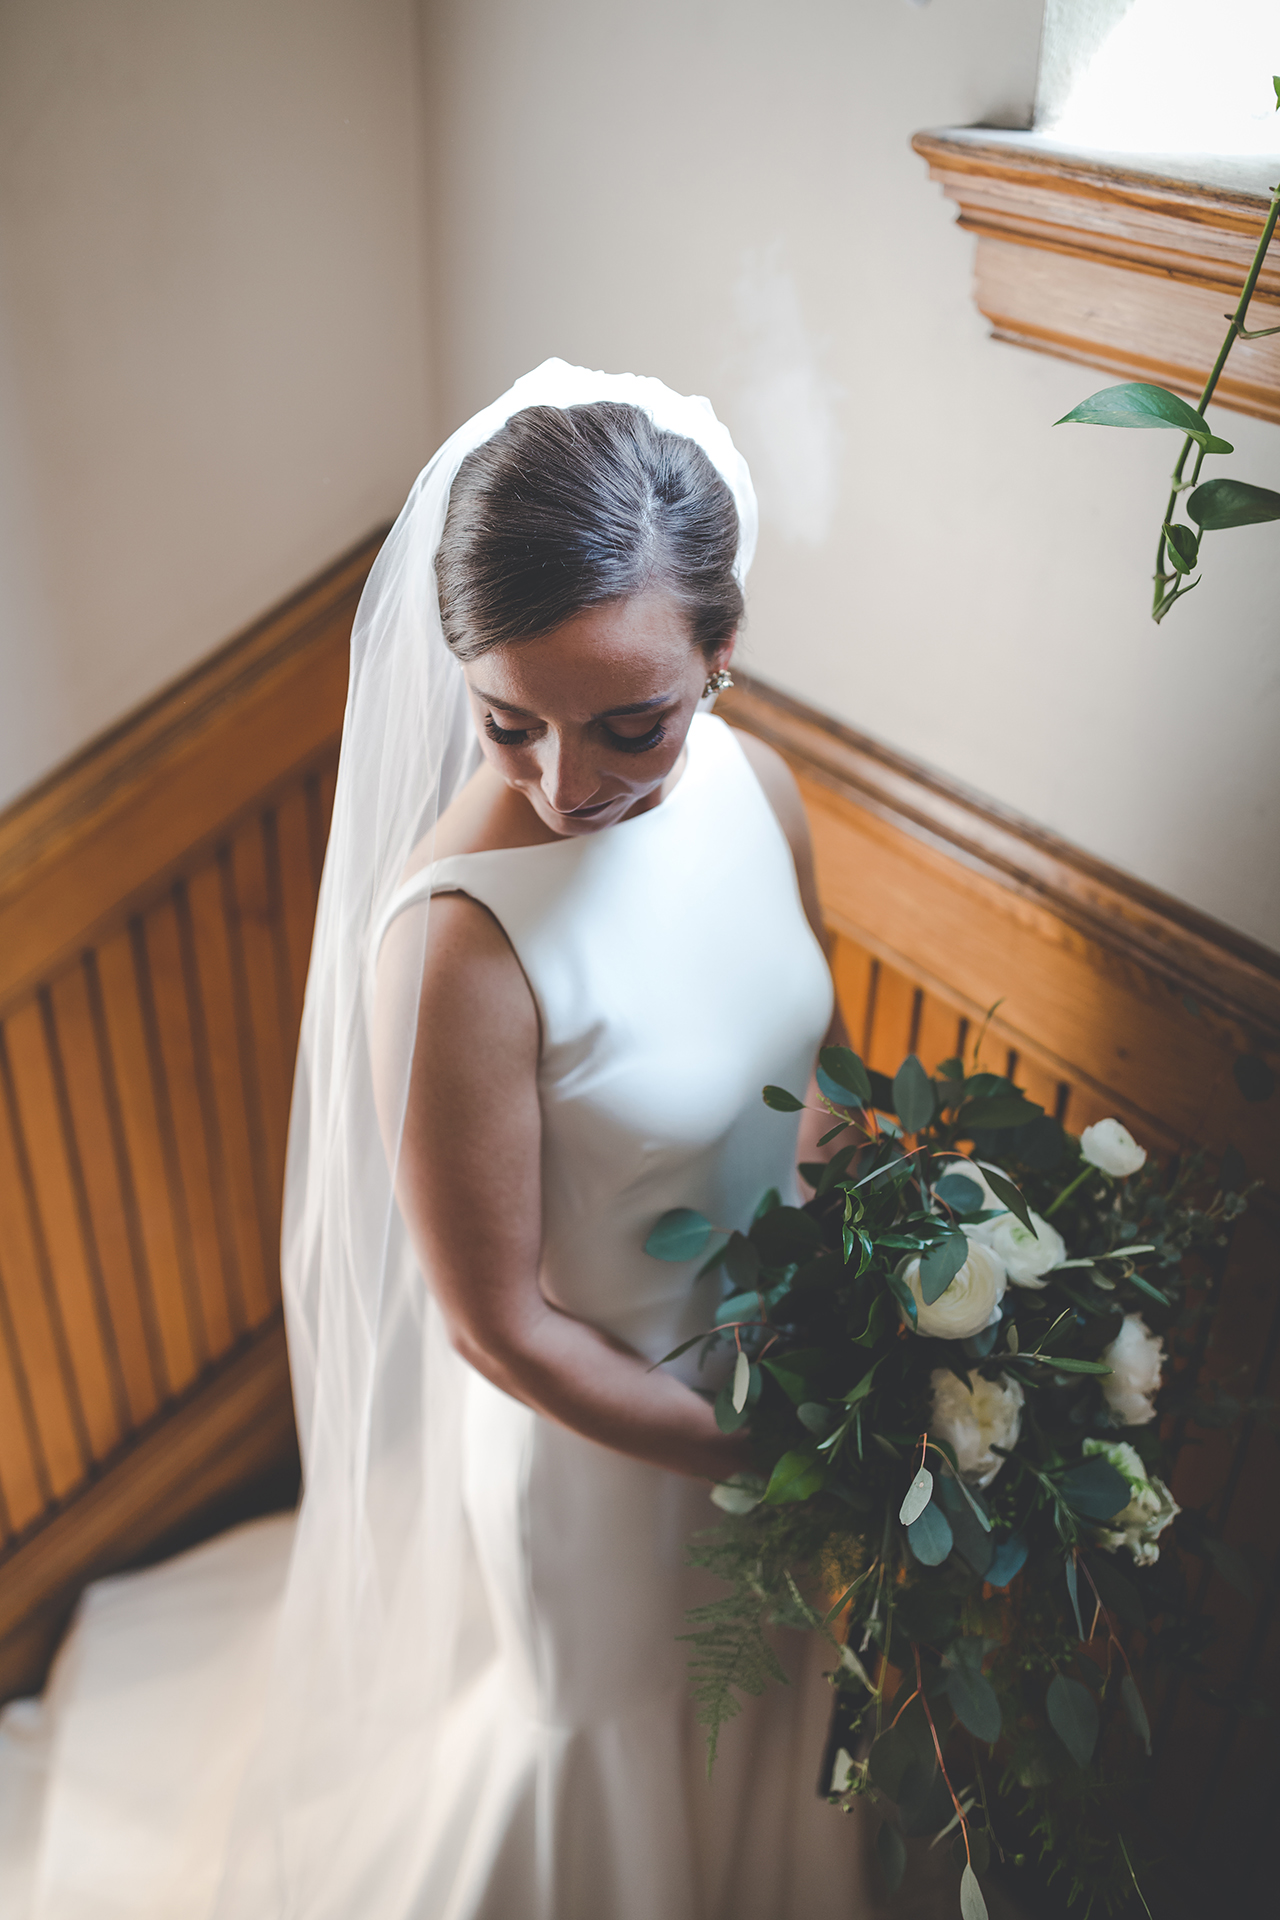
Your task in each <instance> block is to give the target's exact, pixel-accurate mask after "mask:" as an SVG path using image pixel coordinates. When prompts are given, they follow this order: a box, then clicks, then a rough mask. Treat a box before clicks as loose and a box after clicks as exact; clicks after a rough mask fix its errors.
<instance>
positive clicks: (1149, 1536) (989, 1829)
mask: <svg viewBox="0 0 1280 1920" xmlns="http://www.w3.org/2000/svg"><path fill="white" fill-rule="evenodd" d="M979 1044H980V1042H979ZM977 1057H978V1056H977V1054H976V1053H975V1056H974V1059H975V1066H974V1067H973V1068H972V1069H971V1070H969V1071H966V1069H965V1066H964V1063H963V1062H962V1061H961V1060H959V1059H951V1060H944V1061H943V1062H942V1064H941V1065H940V1066H939V1067H938V1068H937V1070H936V1072H935V1073H934V1074H932V1075H930V1074H929V1073H927V1072H926V1070H925V1069H924V1067H923V1066H922V1064H921V1062H920V1061H919V1059H917V1058H916V1057H915V1055H912V1056H911V1057H910V1058H908V1059H907V1060H905V1061H904V1062H903V1064H902V1066H901V1067H900V1068H899V1070H898V1072H897V1074H896V1075H895V1076H894V1078H893V1080H892V1082H890V1081H889V1080H888V1079H887V1078H886V1077H885V1076H883V1075H880V1074H876V1073H874V1072H871V1071H869V1070H868V1069H867V1068H866V1066H865V1065H864V1064H863V1062H862V1061H861V1060H860V1059H859V1058H858V1056H857V1055H856V1054H855V1053H853V1052H852V1051H851V1050H850V1049H848V1048H847V1047H827V1048H824V1049H823V1052H822V1054H821V1056H820V1065H819V1072H818V1088H819V1093H820V1097H821V1099H822V1102H823V1105H824V1107H826V1108H827V1109H828V1110H829V1114H830V1119H831V1123H832V1124H831V1128H830V1131H829V1132H828V1133H827V1134H826V1135H825V1136H824V1138H823V1141H822V1142H821V1145H822V1146H825V1147H833V1148H834V1151H833V1154H832V1158H831V1159H829V1160H827V1161H825V1162H813V1163H809V1164H806V1165H804V1166H802V1168H801V1173H802V1175H803V1177H804V1179H805V1180H806V1181H807V1182H808V1184H809V1185H810V1186H811V1187H812V1188H813V1198H812V1199H811V1200H810V1201H809V1202H808V1203H807V1204H806V1205H804V1206H801V1207H793V1206H787V1205H784V1204H782V1203H781V1201H780V1198H779V1196H778V1194H777V1193H776V1192H770V1193H768V1194H766V1195H765V1196H764V1197H763V1199H762V1200H761V1202H760V1205H759V1208H758V1210H757V1212H756V1216H755V1219H754V1221H753V1223H752V1225H751V1228H750V1230H749V1232H747V1233H745V1234H744V1233H739V1232H726V1231H724V1230H719V1229H717V1228H716V1227H715V1226H714V1224H713V1223H712V1222H711V1221H709V1220H707V1219H705V1218H704V1217H703V1216H702V1215H701V1214H698V1213H695V1212H693V1211H692V1210H690V1209H686V1208H681V1209H676V1210H675V1211H673V1212H671V1213H667V1214H664V1215H663V1217H662V1219H661V1220H660V1221H659V1222H658V1223H657V1225H656V1227H655V1228H654V1230H653V1232H652V1233H651V1235H650V1236H649V1239H648V1241H647V1243H646V1244H647V1250H648V1252H649V1253H651V1254H652V1255H654V1256H655V1257H657V1258H658V1259H665V1260H690V1259H694V1258H698V1257H700V1256H703V1255H705V1256H706V1258H705V1260H704V1264H703V1268H702V1271H703V1272H705V1271H706V1270H707V1269H708V1268H714V1267H717V1266H719V1267H720V1268H721V1269H722V1270H723V1273H724V1275H725V1284H726V1297H725V1298H724V1300H723V1301H722V1303H721V1305H720V1308H719V1310H718V1312H717V1314H716V1318H715V1324H714V1326H713V1327H712V1328H711V1329H710V1331H709V1332H708V1333H707V1334H706V1335H705V1336H700V1339H701V1340H702V1344H703V1347H704V1350H705V1351H704V1357H705V1353H709V1352H710V1351H711V1350H713V1349H715V1348H717V1347H724V1346H725V1345H727V1346H728V1347H729V1348H730V1349H731V1351H732V1354H733V1356H734V1357H733V1360H732V1370H731V1372H729V1373H728V1375H727V1378H726V1381H725V1384H724V1386H723V1387H721V1388H720V1390H719V1392H718V1394H717V1395H716V1398H715V1411H716V1418H717V1421H718V1424H719V1425H720V1427H721V1428H722V1429H723V1430H724V1431H725V1432H727V1433H731V1432H734V1431H736V1430H738V1429H740V1428H741V1429H745V1430H747V1431H748V1433H749V1435H750V1439H751V1442H752V1448H753V1454H754V1457H755V1460H756V1462H757V1463H758V1471H757V1472H751V1473H743V1474H740V1475H738V1476H736V1477H735V1478H734V1479H733V1480H731V1481H730V1482H728V1483H726V1484H725V1485H722V1486H719V1487H717V1488H716V1489H715V1491H714V1493H713V1495H712V1498H713V1499H714V1500H715V1502H716V1504H717V1505H718V1506H719V1507H720V1508H721V1509H722V1511H723V1513H724V1515H725V1520H724V1523H723V1525H722V1526H721V1527H720V1528H718V1529H716V1530H715V1531H714V1532H712V1533H711V1534H709V1535H706V1536H703V1537H701V1538H700V1539H699V1540H698V1541H696V1542H695V1543H694V1545H693V1547H692V1548H691V1553H692V1557H693V1558H694V1560H695V1562H696V1563H698V1564H701V1565H704V1566H706V1567H708V1568H710V1569H711V1570H713V1571H714V1572H715V1573H716V1574H718V1575H719V1576H720V1577H722V1578H723V1579H724V1580H725V1581H726V1582H727V1583H728V1587H729V1591H728V1593H727V1594H726V1596H725V1597H724V1598H723V1599H721V1600H718V1601H716V1602H714V1603H712V1604H711V1605H708V1606H704V1607H701V1608H699V1609H697V1610H696V1611H695V1613H694V1614H693V1615H692V1616H691V1623H690V1624H691V1631H690V1633H689V1634H688V1636H687V1638H688V1639H689V1640H690V1641H691V1643H692V1668H693V1676H694V1684H695V1691H696V1695H697V1699H698V1705H699V1711H700V1713H701V1715H702V1718H703V1720H704V1722H705V1724H706V1725H707V1727H708V1729H709V1764H710V1763H711V1762H713V1761H714V1757H715V1746H716V1738H717V1734H718V1731H719V1728H720V1727H721V1725H722V1724H723V1723H724V1721H725V1720H727V1719H728V1718H729V1717H731V1716H732V1715H733V1714H735V1713H737V1712H738V1711H740V1706H741V1702H740V1698H739V1696H740V1694H742V1693H756V1694H758V1693H760V1692H761V1691H763V1689H764V1687H765V1686H766V1685H767V1684H768V1683H769V1681H770V1680H771V1679H781V1678H782V1677H783V1675H782V1670H781V1667H780V1664H779V1662H778V1659H777V1655H776V1653H775V1651H774V1648H773V1645H772V1643H771V1638H770V1629H771V1627H773V1626H775V1625H779V1624H782V1625H789V1626H793V1627H803V1628H808V1629H811V1630H812V1631H814V1632H816V1633H819V1634H822V1635H823V1636H825V1638H826V1639H827V1640H828V1641H829V1642H830V1646H831V1653H832V1671H831V1675H830V1678H831V1683H832V1686H833V1690H834V1701H833V1715H832V1729H831V1735H830V1739H829V1742H828V1750H827V1753H826V1754H825V1756H821V1779H820V1783H819V1790H820V1791H821V1792H823V1793H825V1794H827V1795H829V1796H830V1797H831V1798H832V1799H833V1800H834V1801H837V1802H838V1803H840V1804H842V1805H844V1806H849V1805H851V1804H852V1801H853V1799H854V1797H855V1796H866V1797H868V1798H869V1799H870V1800H871V1801H872V1802H874V1803H875V1804H876V1805H877V1806H878V1807H879V1808H880V1809H881V1811H882V1815H883V1818H882V1824H881V1826H880V1829H879V1834H878V1839H877V1847H878V1852H879V1858H880V1862H881V1865H882V1867H883V1870H884V1874H885V1878H886V1880H887V1882H888V1885H889V1888H890V1890H894V1889H896V1887H897V1885H898V1884H899V1882H900V1880H901V1878H902V1874H903V1871H904V1867H905V1862H906V1852H905V1847H904V1844H903V1836H904V1835H906V1836H913V1835H934V1836H937V1837H939V1838H941V1836H943V1835H945V1834H947V1833H948V1832H951V1833H953V1834H954V1839H953V1846H954V1848H955V1851H956V1857H957V1864H958V1865H959V1867H960V1870H961V1880H960V1889H959V1899H960V1911H961V1914H962V1916H963V1920H983V1917H984V1916H985V1915H986V1912H987V1908H986V1903H985V1900H984V1897H983V1894H982V1890H981V1876H982V1875H983V1874H984V1873H985V1872H986V1871H987V1869H988V1865H989V1863H990V1862H991V1861H992V1859H993V1857H995V1856H997V1855H998V1856H999V1857H1000V1858H1002V1859H1003V1858H1006V1857H1008V1855H1009V1852H1010V1850H1011V1849H1012V1848H1013V1847H1014V1846H1015V1845H1019V1846H1023V1847H1026V1846H1031V1847H1038V1849H1039V1853H1040V1855H1041V1857H1042V1858H1043V1859H1044V1860H1045V1861H1046V1862H1047V1863H1048V1868H1049V1872H1050V1875H1051V1876H1052V1875H1054V1874H1059V1873H1060V1874H1062V1875H1064V1876H1065V1879H1066V1891H1067V1893H1068V1896H1069V1899H1070V1901H1071V1902H1072V1904H1073V1905H1074V1903H1075V1901H1076V1900H1077V1899H1078V1900H1080V1901H1081V1902H1082V1908H1081V1911H1082V1912H1083V1913H1085V1914H1089V1913H1092V1912H1094V1911H1106V1912H1110V1911H1112V1910H1114V1908H1116V1907H1117V1906H1121V1905H1123V1904H1125V1903H1126V1902H1127V1901H1128V1900H1129V1899H1131V1898H1132V1897H1133V1896H1134V1895H1135V1893H1136V1894H1137V1896H1138V1898H1139V1899H1141V1897H1142V1896H1141V1889H1140V1887H1139V1883H1138V1877H1137V1868H1138V1866H1139V1865H1140V1864H1141V1861H1140V1860H1139V1859H1137V1850H1136V1846H1135V1841H1134V1838H1133V1832H1132V1826H1131V1830H1130V1832H1129V1834H1126V1832H1125V1823H1126V1820H1127V1818H1128V1810H1129V1808H1130V1804H1131V1801H1132V1798H1133V1795H1134V1793H1135V1791H1136V1789H1137V1788H1138V1787H1139V1786H1140V1785H1141V1777H1142V1768H1143V1761H1144V1758H1145V1757H1149V1756H1150V1753H1151V1724H1150V1715H1149V1712H1148V1706H1147V1703H1146V1701H1145V1700H1144V1695H1143V1688H1142V1686H1141V1685H1140V1684H1139V1678H1138V1674H1137V1673H1136V1672H1135V1668H1136V1667H1137V1666H1138V1655H1139V1653H1141V1654H1142V1655H1143V1656H1144V1658H1143V1666H1142V1671H1143V1672H1146V1671H1147V1670H1151V1671H1154V1670H1155V1669H1156V1667H1157V1666H1158V1664H1159V1662H1160V1660H1161V1658H1162V1657H1164V1658H1166V1659H1167V1660H1169V1661H1171V1662H1172V1661H1174V1660H1176V1662H1177V1664H1178V1665H1179V1667H1180V1668H1181V1669H1183V1670H1185V1669H1186V1666H1187V1663H1188V1660H1190V1661H1191V1662H1192V1663H1194V1660H1195V1658H1196V1655H1197V1651H1198V1649H1197V1648H1196V1646H1195V1645H1194V1637H1195V1631H1196V1626H1195V1625H1193V1624H1190V1615H1189V1609H1188V1607H1187V1605H1186V1597H1185V1591H1184V1584H1183V1575H1182V1569H1181V1564H1180V1561H1179V1558H1178V1556H1177V1555H1175V1554H1168V1553H1165V1554H1164V1556H1163V1558H1162V1548H1164V1547H1165V1546H1166V1545H1167V1542H1168V1540H1169V1538H1170V1530H1171V1526H1172V1523H1174V1522H1175V1519H1176V1518H1177V1516H1178V1514H1179V1508H1178V1506H1177V1504H1176V1502H1175V1501H1174V1499H1173V1496H1172V1494H1171V1493H1170V1491H1169V1487H1168V1485H1167V1484H1166V1479H1165V1477H1163V1476H1164V1475H1166V1474H1167V1473H1168V1472H1169V1471H1170V1462H1171V1459H1172V1454H1173V1451H1174V1435H1173V1429H1174V1426H1175V1422H1174V1421H1173V1420H1169V1419H1162V1418H1161V1415H1163V1414H1168V1413H1172V1414H1178V1413H1181V1414H1182V1415H1184V1416H1185V1415H1187V1414H1189V1413H1193V1414H1195V1416H1196V1417H1197V1418H1204V1419H1209V1418H1210V1417H1211V1414H1212V1410H1211V1409H1209V1410H1206V1409H1199V1408H1198V1407H1197V1406H1196V1405H1193V1404H1192V1403H1191V1401H1190V1399H1189V1398H1188V1396H1190V1395H1191V1394H1193V1393H1195V1392H1196V1391H1198V1390H1197V1389H1196V1387H1195V1385H1194V1380H1193V1376H1192V1373H1191V1370H1190V1369H1189V1368H1186V1367H1184V1366H1183V1365H1182V1364H1181V1362H1182V1358H1183V1356H1184V1354H1185V1353H1187V1352H1189V1350H1190V1347H1191V1345H1192V1343H1193V1341H1194V1338H1195V1327H1196V1324H1197V1322H1198V1320H1199V1319H1200V1318H1201V1317H1202V1316H1203V1315H1204V1314H1205V1313H1207V1312H1208V1311H1210V1310H1211V1300H1212V1290H1213V1282H1214V1278H1215V1275H1216V1274H1217V1273H1218V1272H1219V1271H1220V1270H1221V1266H1222V1263H1223V1257H1224V1252H1223V1250H1224V1249H1225V1247H1226V1244H1227V1240H1228V1238H1229V1224H1230V1222H1231V1221H1232V1220H1233V1219H1234V1218H1236V1217H1237V1216H1238V1215H1239V1214H1240V1213H1241V1212H1243V1210H1244V1207H1245V1204H1246V1201H1245V1192H1244V1189H1245V1181H1244V1170H1243V1166H1242V1165H1241V1164H1240V1161H1239V1156H1238V1155H1236V1154H1233V1153H1231V1152H1230V1151H1229V1152H1228V1154H1227V1155H1226V1156H1224V1159H1223V1162H1222V1164H1221V1167H1220V1170H1219V1175H1218V1179H1217V1182H1216V1183H1215V1182H1214V1181H1212V1180H1210V1179H1209V1178H1208V1176H1207V1172H1206V1165H1205V1162H1204V1159H1203V1156H1191V1157H1187V1158H1182V1159H1179V1160H1177V1161H1175V1162H1173V1163H1171V1164H1170V1165H1168V1166H1167V1167H1164V1168H1161V1167H1158V1166H1157V1165H1156V1164H1155V1163H1154V1162H1153V1161H1152V1160H1151V1159H1150V1158H1149V1157H1148V1155H1147V1154H1146V1152H1145V1151H1144V1149H1143V1148H1142V1147H1140V1146H1139V1145H1138V1144H1137V1143H1136V1142H1135V1141H1134V1139H1133V1138H1132V1136H1131V1135H1130V1133H1129V1132H1128V1131H1127V1129H1126V1128H1125V1127H1124V1126H1122V1125H1121V1124H1120V1122H1119V1121H1118V1120H1114V1119H1109V1120H1101V1121H1099V1122H1098V1123H1097V1124H1096V1125H1094V1126H1090V1127H1086V1128H1085V1130H1084V1131H1083V1133H1082V1134H1080V1135H1079V1137H1076V1136H1074V1135H1071V1134H1068V1133H1067V1132H1066V1131H1065V1130H1064V1128H1063V1127H1062V1126H1061V1125H1060V1124H1059V1122H1058V1121H1057V1120H1056V1119H1055V1118H1053V1117H1052V1116H1051V1115H1049V1114H1046V1113H1045V1112H1044V1111H1043V1109H1042V1108H1040V1107H1039V1106H1038V1105H1036V1104H1035V1103H1034V1102H1033V1101H1031V1100H1029V1099H1028V1098H1027V1096H1026V1095H1025V1093H1023V1092H1022V1091H1021V1090H1020V1089H1019V1088H1018V1087H1017V1086H1016V1085H1015V1084H1014V1083H1013V1082H1012V1081H1011V1080H1009V1079H1007V1078H1005V1077H1003V1076H1001V1075H998V1074H993V1073H984V1072H979V1071H977V1070H976V1060H977ZM764 1098H765V1101H766V1103H767V1104H768V1105H769V1106H771V1107H773V1108H776V1109H778V1110H779V1111H781V1112H795V1111H796V1110H798V1109H799V1108H800V1107H801V1104H802V1103H801V1102H800V1101H799V1100H798V1099H797V1098H796V1097H795V1096H794V1095H793V1094H791V1093H789V1092H788V1091H786V1090H785V1089H783V1088H779V1087H766V1088H765V1090H764ZM836 1143H839V1144H836ZM697 1344H698V1342H697V1341H690V1342H687V1343H686V1344H685V1346H683V1347H680V1348H678V1349H677V1350H676V1353H677V1354H678V1353H683V1352H685V1351H687V1349H688V1348H689V1347H692V1346H694V1345H697ZM675 1357H676V1355H675V1354H672V1355H668V1356H667V1358H669V1359H673V1358H675ZM721 1364H722V1366H723V1365H724V1364H725V1363H724V1362H722V1363H721ZM1166 1372H1167V1373H1168V1374H1169V1375H1170V1378H1169V1382H1168V1384H1167V1386H1166V1385H1164V1381H1165V1375H1166ZM1162 1389H1163V1390H1162ZM1158 1393H1160V1394H1161V1395H1162V1397H1161V1401H1160V1407H1159V1409H1158V1408H1157V1399H1156V1396H1157V1394H1158ZM1179 1394H1181V1395H1182V1398H1183V1401H1184V1402H1185V1404H1179V1401H1178V1396H1179ZM1179 1526H1180V1537H1179V1544H1180V1545H1182V1546H1185V1547H1189V1548H1190V1549H1191V1550H1192V1551H1198V1552H1201V1553H1210V1554H1212V1555H1213V1556H1214V1557H1215V1558H1216V1560H1217V1562H1218V1564H1219V1565H1220V1567H1221V1568H1222V1570H1224V1571H1228V1570H1229V1563H1230V1560H1231V1557H1232V1550H1231V1549H1230V1548H1228V1547H1226V1546H1225V1544H1224V1543H1222V1542H1220V1541H1215V1540H1213V1539H1212V1538H1211V1537H1210V1536H1209V1534H1208V1532H1207V1529H1206V1528H1205V1526H1204V1523H1203V1520H1202V1519H1201V1518H1200V1517H1199V1516H1184V1518H1183V1521H1182V1522H1180V1523H1179ZM1236 1557H1237V1558H1238V1556H1236ZM819 1759H820V1756H818V1755H816V1754H815V1755H814V1764H815V1767H816V1766H817V1765H818V1763H819ZM1013 1857H1014V1859H1015V1860H1020V1859H1023V1858H1025V1855H1022V1854H1017V1853H1014V1855H1013ZM1143 1905H1144V1906H1145V1901H1143Z"/></svg>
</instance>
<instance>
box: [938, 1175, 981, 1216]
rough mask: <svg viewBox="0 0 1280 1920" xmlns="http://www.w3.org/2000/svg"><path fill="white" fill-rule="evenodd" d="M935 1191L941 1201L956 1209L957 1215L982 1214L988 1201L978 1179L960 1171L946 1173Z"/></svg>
mask: <svg viewBox="0 0 1280 1920" xmlns="http://www.w3.org/2000/svg"><path fill="white" fill-rule="evenodd" d="M933 1191H934V1194H935V1195H936V1197H937V1198H938V1199H939V1200H942V1201H945V1203H946V1205H947V1206H949V1207H954V1208H955V1210H956V1212H957V1213H981V1211H982V1207H983V1203H984V1201H985V1199H986V1195H985V1194H984V1193H983V1191H982V1188H981V1187H980V1186H979V1185H978V1183H977V1181H976V1179H971V1178H970V1177H969V1175H968V1174H964V1173H960V1172H958V1171H956V1172H949V1173H944V1174H943V1176H942V1178H941V1180H939V1182H938V1184H937V1186H936V1187H935V1188H934V1190H933Z"/></svg>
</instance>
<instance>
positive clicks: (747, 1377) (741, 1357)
mask: <svg viewBox="0 0 1280 1920" xmlns="http://www.w3.org/2000/svg"><path fill="white" fill-rule="evenodd" d="M750 1385H751V1362H750V1360H749V1359H748V1358H747V1356H746V1354H745V1353H744V1352H743V1351H742V1348H741V1347H739V1348H738V1357H737V1359H736V1360H735V1361H734V1363H733V1391H732V1393H731V1394H730V1399H731V1400H732V1402H733V1410H734V1412H735V1413H741V1412H742V1410H743V1408H744V1407H745V1406H746V1404H747V1389H748V1387H749V1386H750ZM1080 1637H1081V1639H1083V1638H1084V1635H1083V1634H1081V1636H1080Z"/></svg>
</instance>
